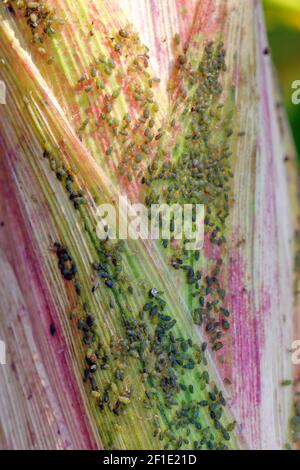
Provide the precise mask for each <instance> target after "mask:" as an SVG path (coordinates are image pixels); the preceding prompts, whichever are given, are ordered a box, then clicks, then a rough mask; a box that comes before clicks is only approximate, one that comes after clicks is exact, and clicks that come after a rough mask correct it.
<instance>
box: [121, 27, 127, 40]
mask: <svg viewBox="0 0 300 470" xmlns="http://www.w3.org/2000/svg"><path fill="white" fill-rule="evenodd" d="M119 35H120V36H121V38H124V39H127V38H128V37H129V33H128V31H126V30H125V29H120V30H119Z"/></svg>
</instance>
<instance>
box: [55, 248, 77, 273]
mask: <svg viewBox="0 0 300 470" xmlns="http://www.w3.org/2000/svg"><path fill="white" fill-rule="evenodd" d="M54 248H55V250H56V255H57V257H58V267H59V270H60V272H61V274H62V276H63V278H64V279H66V281H72V280H73V279H74V278H75V276H76V274H77V266H76V263H75V261H74V260H73V259H72V257H71V255H70V253H69V250H68V248H66V247H65V246H62V245H61V244H60V243H59V242H55V243H54Z"/></svg>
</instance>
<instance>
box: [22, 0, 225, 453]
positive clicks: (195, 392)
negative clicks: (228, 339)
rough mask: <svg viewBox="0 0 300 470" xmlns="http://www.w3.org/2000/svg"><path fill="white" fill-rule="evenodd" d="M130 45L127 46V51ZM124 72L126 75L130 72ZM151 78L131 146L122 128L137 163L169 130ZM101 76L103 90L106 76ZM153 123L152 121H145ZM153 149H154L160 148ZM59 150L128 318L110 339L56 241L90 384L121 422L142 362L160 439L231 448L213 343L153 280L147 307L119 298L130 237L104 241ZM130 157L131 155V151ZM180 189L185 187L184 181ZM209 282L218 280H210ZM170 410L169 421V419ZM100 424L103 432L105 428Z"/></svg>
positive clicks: (48, 154) (61, 168)
mask: <svg viewBox="0 0 300 470" xmlns="http://www.w3.org/2000/svg"><path fill="white" fill-rule="evenodd" d="M28 8H29V6H28ZM30 8H31V9H33V10H37V12H40V10H39V8H36V6H34V5H31V6H30ZM31 13H32V12H31ZM118 36H119V40H120V42H121V41H123V40H124V41H128V42H129V41H130V39H129V38H130V33H126V32H125V30H124V31H123V30H122V31H119V33H118ZM123 48H124V45H123V46H122V50H123ZM119 52H120V51H119ZM99 60H100V63H101V64H102V65H104V68H105V70H106V72H107V74H106V75H107V76H108V77H110V76H111V75H112V73H113V70H114V69H115V68H116V62H115V61H114V59H112V58H108V59H105V63H104V64H103V63H102V62H101V59H99ZM140 61H141V62H142V63H143V64H144V67H145V68H146V65H147V57H145V51H143V57H142V58H140V57H139V58H136V59H135V60H134V63H133V64H131V67H132V70H131V71H132V73H135V74H136V72H137V71H141V70H140V69H141V64H140ZM180 65H181V66H186V61H184V64H183V61H182V60H181V61H180ZM142 69H143V67H142ZM108 72H109V73H108ZM116 72H117V71H116ZM143 73H144V72H143ZM120 74H121V75H122V71H120ZM91 77H92V78H93V79H95V80H96V81H97V79H98V78H100V77H98V72H97V70H95V68H94V69H93V70H91ZM145 77H147V80H148V82H147V83H148V88H147V90H145V89H140V88H136V85H134V84H133V83H132V86H129V87H126V90H127V89H128V90H129V91H127V93H128V97H129V98H128V99H130V100H134V102H135V105H136V106H137V109H138V110H139V111H140V113H141V115H140V117H139V118H138V119H139V124H135V126H134V127H133V128H131V137H132V136H133V134H134V138H132V140H130V141H129V143H128V145H127V140H126V139H127V135H122V134H121V136H122V140H121V141H120V146H121V148H122V151H124V152H126V154H130V152H129V150H128V149H133V148H135V145H137V139H138V136H140V137H141V136H142V143H141V142H140V141H139V143H138V154H134V160H135V162H136V163H137V164H138V163H139V162H141V161H142V160H143V155H144V156H145V155H146V156H147V158H148V156H149V157H150V155H148V154H149V153H150V152H149V143H150V142H153V144H155V142H157V144H155V145H158V146H159V147H158V148H159V149H160V148H161V145H162V144H161V141H163V140H164V132H163V130H162V129H161V128H158V129H157V131H154V130H153V129H154V128H155V121H154V117H153V116H154V113H156V112H157V111H158V106H157V104H156V103H155V102H154V100H153V94H152V93H151V88H152V86H153V83H154V82H155V80H153V79H151V78H150V77H148V76H147V74H146V75H144V78H145ZM100 80H102V78H100ZM103 81H104V80H103ZM82 83H83V85H84V86H85V92H86V93H87V94H89V93H91V92H93V90H94V88H92V89H91V88H87V87H91V86H92V85H91V84H85V83H84V79H83V80H82ZM96 83H98V85H99V89H100V90H101V89H102V87H103V84H102V82H100V81H97V82H96ZM129 85H130V84H129ZM97 88H98V87H97ZM149 90H150V91H149ZM118 96H119V95H118V92H115V91H113V93H112V95H111V98H110V99H109V100H108V99H106V105H105V109H104V110H103V113H104V114H105V116H100V118H101V119H102V120H105V122H107V124H108V126H109V127H111V128H112V129H116V128H117V127H118V125H117V123H116V121H114V118H112V121H110V120H109V119H110V118H107V115H109V114H110V113H111V111H112V107H113V103H114V101H113V100H116V99H118ZM139 105H141V107H139ZM110 106H111V107H110ZM103 118H104V119H103ZM132 120H133V117H132V116H131V115H129V114H128V113H127V114H125V115H124V118H123V123H124V124H123V129H118V131H120V132H119V133H121V131H123V132H126V131H127V130H128V126H129V124H130V123H131V122H132ZM146 123H147V127H146V128H143V126H144V125H145V124H146ZM89 125H90V121H89V118H86V120H85V121H84V123H83V126H82V129H83V130H84V129H86V128H87V127H88V126H89ZM128 132H129V131H128ZM113 134H114V135H118V132H115V131H113ZM125 143H126V144H125ZM150 150H151V152H152V151H153V149H150ZM113 152H114V143H113V142H111V143H110V144H109V145H108V146H107V147H106V151H105V154H106V157H110V156H111V155H112V154H113ZM58 154H59V151H57V152H54V151H53V150H52V148H51V146H50V145H49V144H48V143H46V144H45V148H44V153H43V156H44V158H45V159H47V160H48V161H49V166H50V168H51V170H52V171H53V173H54V174H55V176H56V178H57V179H58V181H60V182H61V184H62V185H63V187H64V189H65V192H66V194H67V195H68V197H69V201H70V202H71V203H72V205H73V207H74V208H75V209H76V210H77V211H78V217H79V218H81V219H82V221H84V236H86V237H88V238H89V241H90V242H92V244H93V246H94V248H95V249H96V251H97V253H98V259H97V260H96V261H95V262H94V263H93V265H92V269H93V271H94V272H95V273H96V277H97V279H98V280H100V281H103V283H102V284H101V286H102V287H101V292H103V291H102V288H106V289H108V290H109V296H110V297H111V298H113V299H114V301H113V302H112V301H111V302H110V305H111V308H112V309H113V310H114V311H113V314H114V315H118V318H119V320H120V325H121V328H120V330H118V331H119V332H120V331H123V333H122V335H120V336H117V337H112V338H110V340H109V341H107V339H105V340H104V339H103V338H102V337H101V336H102V335H101V328H100V327H101V326H103V324H104V323H103V324H102V325H101V324H98V325H97V323H98V320H97V319H98V316H97V315H96V314H95V313H94V312H92V311H90V308H89V303H90V302H89V300H90V296H93V295H97V293H96V290H97V287H96V286H93V287H92V288H91V290H90V292H89V293H88V292H87V290H86V289H84V288H83V287H82V286H81V284H80V281H79V279H80V273H79V272H78V268H77V264H76V262H75V260H74V258H73V257H72V256H71V253H70V251H69V249H68V248H67V247H66V246H64V245H63V244H62V243H60V242H56V244H55V246H54V248H55V251H56V255H57V258H58V267H59V270H60V272H61V274H62V277H63V278H64V279H65V280H66V282H68V283H69V282H72V283H73V286H74V291H75V293H76V295H77V302H78V305H77V308H76V311H77V312H79V318H78V317H77V327H78V329H79V331H80V332H81V333H82V342H83V345H84V347H85V364H86V365H85V369H84V373H83V378H84V381H85V382H86V383H87V384H89V387H90V391H91V397H92V398H93V400H94V401H95V403H96V406H97V408H98V409H99V411H101V412H102V413H104V416H107V414H109V416H110V415H111V416H112V417H114V419H116V420H117V422H120V421H119V420H122V417H124V418H125V417H126V414H127V413H129V411H130V413H134V410H135V407H134V406H132V404H133V403H135V400H136V399H137V398H136V397H135V396H134V393H133V390H132V388H133V387H134V384H132V385H130V386H128V384H127V379H128V380H129V379H130V375H128V377H127V373H128V371H129V370H130V364H132V362H134V363H136V364H135V370H138V371H139V374H140V377H141V383H142V384H143V386H144V388H145V398H144V400H143V406H144V408H145V410H147V412H148V413H149V414H148V417H149V418H148V419H149V420H150V421H149V422H150V424H151V426H152V428H153V438H154V439H156V440H157V441H161V442H162V445H163V446H164V448H166V449H167V448H169V447H170V448H174V449H180V448H195V449H202V448H203V449H225V448H227V445H226V442H227V441H229V440H230V430H231V429H232V424H224V423H223V421H224V417H223V408H224V407H225V406H226V402H225V399H224V397H223V395H222V392H221V391H219V390H218V389H217V387H216V385H215V384H214V383H213V382H212V381H211V380H210V378H209V374H208V371H207V369H206V366H207V361H206V358H205V350H206V348H207V344H206V343H203V344H202V346H200V347H199V346H197V345H196V344H194V343H193V341H192V340H191V339H190V338H184V337H182V335H181V334H180V328H179V327H178V326H177V322H176V319H175V318H173V316H172V314H170V313H169V312H168V311H167V310H168V306H167V305H166V302H165V301H164V299H163V296H162V293H161V292H160V290H159V286H148V288H149V290H148V298H147V299H146V300H145V303H144V307H143V309H142V310H141V311H138V312H137V311H130V310H128V311H127V310H125V309H124V308H123V307H122V306H121V304H120V301H119V298H120V296H121V295H123V296H125V293H124V286H125V285H126V280H125V279H124V276H123V274H122V253H123V246H122V243H121V242H120V243H110V241H109V239H107V240H104V241H99V240H98V239H97V237H96V235H95V227H93V223H94V221H93V222H92V220H93V219H91V218H90V215H91V214H89V206H88V205H87V200H86V197H85V195H84V193H83V192H82V190H81V189H80V188H79V187H78V184H77V182H76V178H75V176H74V174H73V172H72V171H71V170H70V169H69V168H68V167H67V166H66V164H65V163H63V162H62V160H61V159H60V157H59V155H58ZM129 161H131V159H130V158H129ZM125 163H126V164H127V162H125ZM183 168H184V165H183ZM126 171H127V170H126ZM126 174H127V177H128V176H130V175H131V176H132V173H130V174H128V173H126ZM175 188H176V190H178V187H177V185H176V183H175ZM79 209H80V210H79ZM178 265H179V266H180V265H181V262H180V260H178ZM183 266H185V264H183ZM183 269H185V268H183ZM187 272H188V273H189V274H188V276H189V278H190V279H192V278H193V276H195V277H196V278H197V281H200V280H201V276H200V274H199V273H197V272H195V274H194V275H192V274H191V273H192V271H191V270H190V269H188V270H187ZM208 283H209V284H210V281H208ZM208 288H209V287H208ZM133 292H134V290H133V288H132V286H128V294H129V295H132V294H133ZM50 333H51V335H52V336H54V335H55V334H56V326H55V325H52V324H51V325H50ZM137 368H138V369H137ZM199 390H201V392H202V393H201V397H203V399H201V400H199ZM204 398H205V399H204ZM165 417H166V418H167V422H168V426H166V423H165V422H164V420H165ZM204 417H205V418H204ZM103 422H104V423H105V422H106V420H105V419H104V421H103ZM121 422H122V421H121ZM208 423H209V424H208ZM104 429H105V428H104ZM99 431H100V432H102V429H100V430H99ZM102 437H103V439H104V440H105V439H106V438H107V436H106V435H103V436H102Z"/></svg>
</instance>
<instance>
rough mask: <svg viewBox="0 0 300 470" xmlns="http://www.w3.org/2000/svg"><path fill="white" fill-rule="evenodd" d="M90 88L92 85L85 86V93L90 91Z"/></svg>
mask: <svg viewBox="0 0 300 470" xmlns="http://www.w3.org/2000/svg"><path fill="white" fill-rule="evenodd" d="M92 89H93V85H88V86H86V87H85V91H86V93H90V92H91V91H92Z"/></svg>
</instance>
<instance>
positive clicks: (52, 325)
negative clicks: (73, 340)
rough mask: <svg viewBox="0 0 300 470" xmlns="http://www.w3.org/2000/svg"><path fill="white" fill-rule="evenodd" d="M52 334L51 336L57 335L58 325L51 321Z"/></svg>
mask: <svg viewBox="0 0 300 470" xmlns="http://www.w3.org/2000/svg"><path fill="white" fill-rule="evenodd" d="M49 329H50V334H51V336H55V335H56V326H55V324H54V323H50V328H49Z"/></svg>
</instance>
